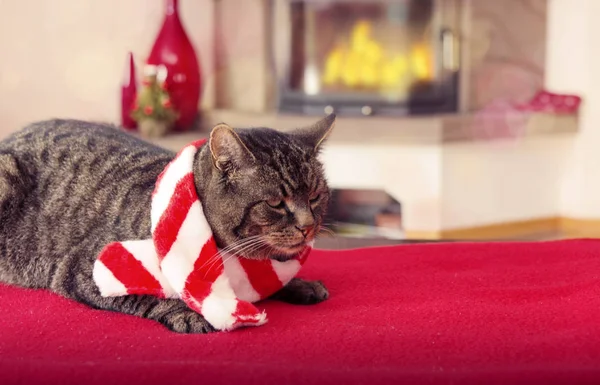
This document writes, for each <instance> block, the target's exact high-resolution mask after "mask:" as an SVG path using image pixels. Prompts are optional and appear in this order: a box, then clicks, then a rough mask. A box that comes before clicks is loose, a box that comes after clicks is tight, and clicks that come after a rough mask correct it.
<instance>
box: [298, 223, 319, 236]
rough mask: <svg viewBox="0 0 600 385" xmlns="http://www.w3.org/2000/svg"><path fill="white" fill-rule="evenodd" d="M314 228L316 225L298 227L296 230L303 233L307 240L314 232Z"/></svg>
mask: <svg viewBox="0 0 600 385" xmlns="http://www.w3.org/2000/svg"><path fill="white" fill-rule="evenodd" d="M314 227H315V226H314V225H306V226H296V228H297V229H298V230H299V231H300V232H301V233H302V235H303V236H304V238H306V237H307V236H308V234H310V233H311V232H312V231H313V229H314Z"/></svg>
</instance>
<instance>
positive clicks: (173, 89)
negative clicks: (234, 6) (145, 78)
mask: <svg viewBox="0 0 600 385" xmlns="http://www.w3.org/2000/svg"><path fill="white" fill-rule="evenodd" d="M178 6H179V1H178V0H166V15H165V19H164V22H163V25H162V27H161V29H160V32H159V33H158V36H157V38H156V41H155V43H154V46H153V47H152V50H151V52H150V55H149V57H148V60H147V63H148V64H151V65H160V64H163V65H165V67H166V68H167V71H168V72H167V78H166V86H167V89H168V91H169V94H170V95H171V99H172V101H173V106H174V107H175V109H176V110H177V111H178V112H179V114H180V116H179V119H178V120H177V121H176V122H175V127H174V129H175V130H176V131H187V130H189V129H190V128H191V127H192V125H193V123H194V120H195V119H196V117H197V115H198V106H199V102H200V90H201V87H202V78H201V68H200V65H199V63H198V59H197V57H196V52H195V50H194V47H193V46H192V43H191V42H190V40H189V38H188V36H187V34H186V32H185V29H184V28H183V25H182V23H181V20H180V19H179V8H178Z"/></svg>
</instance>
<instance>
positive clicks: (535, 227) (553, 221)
mask: <svg viewBox="0 0 600 385" xmlns="http://www.w3.org/2000/svg"><path fill="white" fill-rule="evenodd" d="M406 237H407V238H409V239H432V240H436V239H437V240H443V239H453V240H495V239H497V240H502V239H527V238H532V239H539V238H546V239H550V238H552V239H560V238H600V219H577V218H566V217H548V218H537V219H530V220H524V221H515V222H505V223H497V224H492V225H485V226H474V227H468V228H458V229H448V230H442V231H410V230H407V231H406Z"/></svg>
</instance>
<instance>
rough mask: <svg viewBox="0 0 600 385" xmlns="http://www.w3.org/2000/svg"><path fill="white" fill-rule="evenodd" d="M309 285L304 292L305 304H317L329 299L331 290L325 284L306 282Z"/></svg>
mask: <svg viewBox="0 0 600 385" xmlns="http://www.w3.org/2000/svg"><path fill="white" fill-rule="evenodd" d="M304 282H305V283H307V285H306V287H305V289H304V291H305V293H304V296H305V303H306V304H309V305H311V304H316V303H319V302H323V301H325V300H326V299H327V298H329V290H327V288H326V287H325V284H323V282H321V281H304Z"/></svg>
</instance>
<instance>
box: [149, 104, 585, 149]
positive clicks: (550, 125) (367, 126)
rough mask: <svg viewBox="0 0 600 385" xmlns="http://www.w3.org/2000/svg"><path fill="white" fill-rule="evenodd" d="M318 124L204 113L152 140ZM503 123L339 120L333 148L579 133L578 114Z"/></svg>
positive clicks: (483, 119) (485, 119) (454, 118)
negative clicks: (221, 126)
mask: <svg viewBox="0 0 600 385" xmlns="http://www.w3.org/2000/svg"><path fill="white" fill-rule="evenodd" d="M318 119H319V117H314V116H304V115H290V114H277V113H251V112H240V111H233V110H212V111H207V112H204V113H203V120H202V125H201V127H200V129H199V130H198V131H193V132H187V133H180V134H179V133H178V134H171V135H168V136H166V137H163V138H157V139H152V140H150V141H151V142H152V143H155V144H158V145H161V146H163V147H167V148H169V149H173V150H177V149H180V148H181V147H182V146H183V145H185V144H187V143H189V142H191V141H193V140H198V139H201V138H206V137H208V133H209V132H210V128H211V127H212V126H214V125H215V124H217V123H222V122H224V123H227V124H229V125H231V126H232V127H272V128H276V129H278V130H282V131H286V130H290V129H294V128H298V127H304V126H308V125H310V124H312V123H314V122H315V121H317V120H318ZM501 119H503V118H501V117H498V116H481V115H480V116H477V115H474V114H454V115H436V116H424V117H339V118H338V120H337V124H336V129H335V130H334V131H333V133H332V134H331V137H330V138H329V143H330V144H337V145H364V146H370V145H377V146H394V145H407V144H415V145H424V144H444V143H455V142H477V141H489V140H493V139H502V138H524V137H532V136H544V135H553V134H564V133H575V132H577V130H578V118H577V116H575V115H549V114H541V113H536V114H532V115H530V116H528V117H524V119H522V120H521V121H522V122H523V123H521V124H518V123H512V124H509V125H503V124H502V122H501ZM514 121H515V120H513V122H514ZM511 132H512V133H511Z"/></svg>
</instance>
